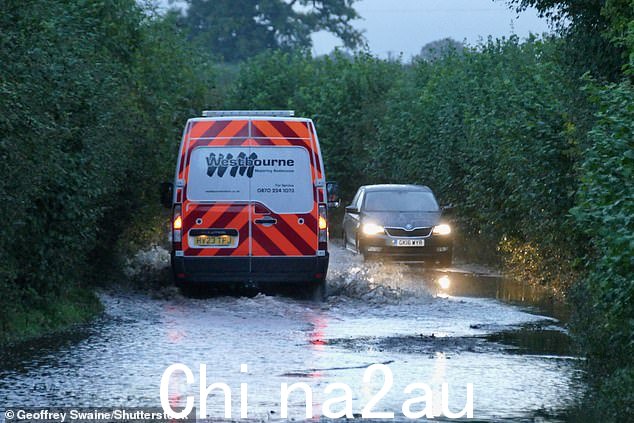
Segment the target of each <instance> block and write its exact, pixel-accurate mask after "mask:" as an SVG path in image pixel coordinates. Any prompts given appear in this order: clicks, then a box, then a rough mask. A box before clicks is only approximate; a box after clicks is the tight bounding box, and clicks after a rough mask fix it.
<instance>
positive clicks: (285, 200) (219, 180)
mask: <svg viewBox="0 0 634 423" xmlns="http://www.w3.org/2000/svg"><path fill="white" fill-rule="evenodd" d="M187 197H188V198H189V200H191V201H200V202H208V201H217V202H233V201H258V202H260V203H262V204H264V205H265V206H266V207H268V208H269V209H270V210H271V211H273V212H275V213H308V212H310V211H311V210H312V209H313V204H314V199H313V184H312V178H311V167H310V159H309V156H308V151H307V150H306V149H305V148H303V147H293V146H289V147H278V146H276V147H197V148H195V149H194V150H193V151H192V155H191V161H190V165H189V174H188V181H187Z"/></svg>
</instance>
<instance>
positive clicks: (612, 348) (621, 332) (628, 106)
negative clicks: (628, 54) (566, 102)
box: [572, 82, 634, 418]
mask: <svg viewBox="0 0 634 423" xmlns="http://www.w3.org/2000/svg"><path fill="white" fill-rule="evenodd" d="M588 89H589V90H590V92H591V94H592V96H593V98H594V99H595V101H597V102H598V103H599V106H600V107H599V111H598V113H597V118H598V119H597V122H596V125H595V127H594V128H593V129H592V131H591V132H590V138H591V141H592V143H591V147H590V148H589V149H588V151H587V154H586V155H585V158H584V161H583V164H582V166H581V171H582V173H581V186H580V188H579V192H578V198H577V206H576V207H575V208H574V209H573V210H572V214H573V216H574V217H575V219H576V221H577V224H578V227H579V229H580V230H582V231H584V232H585V233H586V234H588V236H591V237H592V250H591V251H590V252H589V253H588V255H587V256H586V257H585V265H586V270H587V276H585V278H584V280H583V281H581V283H579V284H578V285H577V286H576V287H575V297H574V299H575V303H576V306H577V310H578V316H577V319H576V321H577V331H578V333H579V339H580V340H581V341H582V343H583V345H584V347H585V350H586V351H587V352H588V355H589V358H590V360H589V361H588V363H589V365H590V366H591V369H592V374H593V376H595V379H594V382H595V384H596V385H598V387H599V391H600V392H602V393H603V396H602V399H603V401H600V404H601V405H602V411H603V412H604V413H606V415H607V414H612V413H614V411H615V410H619V411H621V412H624V413H625V414H624V415H632V414H633V413H634V394H633V391H632V386H633V385H634V364H633V363H632V357H633V356H634V307H633V304H634V278H633V275H634V183H633V181H634V87H632V85H631V84H629V83H626V82H624V83H621V84H618V85H617V84H613V85H609V86H606V87H596V86H590V87H589V88H588ZM612 417H613V418H618V416H616V415H614V416H612Z"/></svg>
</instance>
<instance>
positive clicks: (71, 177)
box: [0, 0, 213, 340]
mask: <svg viewBox="0 0 634 423" xmlns="http://www.w3.org/2000/svg"><path fill="white" fill-rule="evenodd" d="M28 3H32V4H25V2H23V1H14V0H6V1H3V2H2V14H1V15H0V28H1V30H0V92H1V93H2V95H0V133H1V134H2V138H1V140H0V157H2V160H0V175H2V178H0V196H1V197H2V199H3V201H2V204H0V215H2V216H3V219H2V221H1V222H0V233H2V237H0V255H1V257H2V260H0V307H2V309H3V310H4V311H5V312H3V313H2V315H1V317H0V328H2V335H0V340H1V339H2V338H8V337H9V336H10V335H11V334H13V333H14V332H15V331H17V330H20V329H19V328H23V327H26V326H28V324H29V322H23V323H24V324H20V325H19V328H18V326H17V323H16V322H18V321H19V320H20V317H19V316H21V315H23V316H25V318H26V319H27V320H28V316H29V315H31V314H30V313H31V310H34V309H38V310H48V309H50V308H51V307H47V305H49V304H51V303H55V301H56V299H61V298H63V297H66V296H68V295H70V294H71V293H72V292H75V291H76V290H77V289H78V287H79V288H81V287H83V286H86V281H87V280H88V279H94V278H95V277H93V275H94V274H95V272H96V266H97V265H99V264H108V263H109V261H110V260H109V258H110V257H111V256H112V247H113V245H114V243H115V241H116V239H117V237H118V234H119V233H120V232H121V230H123V229H124V228H125V227H127V226H129V225H130V224H131V221H132V219H133V216H134V213H131V212H132V211H138V210H142V209H143V208H145V207H149V206H148V204H155V203H157V202H158V199H157V198H155V195H154V193H155V192H156V191H157V189H156V186H157V185H158V181H160V180H163V179H167V178H169V175H170V174H171V168H172V166H173V164H172V160H171V157H173V155H174V154H175V153H174V152H175V150H176V148H177V144H178V138H179V133H180V131H181V130H182V122H183V121H184V120H185V119H186V118H187V117H188V116H190V115H191V114H192V107H196V109H198V108H199V107H201V106H202V104H203V103H204V101H205V97H206V93H207V90H206V87H207V86H208V85H209V84H208V81H209V80H210V78H211V77H213V71H212V69H211V68H210V66H209V65H208V64H207V63H206V62H205V59H204V56H201V55H200V54H199V53H197V52H195V51H193V50H192V49H191V48H190V47H188V45H187V44H186V43H185V41H184V39H183V38H182V37H181V36H180V35H179V34H178V33H177V32H175V30H174V29H173V26H172V25H171V24H170V22H166V21H163V20H162V19H160V18H158V17H156V16H153V15H152V14H151V11H149V10H144V9H142V8H140V7H139V6H138V5H137V3H136V2H135V1H134V0H117V1H111V0H93V1H85V2H74V1H67V0H53V1H49V2H45V3H42V2H28ZM176 123H177V125H176ZM166 156H170V160H169V161H167V160H165V158H166ZM168 169H170V170H168ZM76 297H77V298H83V297H82V296H81V295H77V296H76ZM91 302H92V300H86V302H85V304H87V307H88V304H89V303H91ZM21 313H22V314H21ZM49 317H50V316H49ZM35 320H37V321H35ZM43 320H46V319H43ZM43 320H42V319H33V321H32V323H33V325H35V326H38V325H39V326H42V325H43V324H42V321H43ZM51 320H55V319H54V318H53V317H51ZM53 323H54V322H51V324H53ZM44 326H46V324H45V325H44ZM11 336H12V335H11Z"/></svg>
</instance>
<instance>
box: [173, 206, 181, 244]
mask: <svg viewBox="0 0 634 423" xmlns="http://www.w3.org/2000/svg"><path fill="white" fill-rule="evenodd" d="M172 229H173V232H172V241H173V242H181V241H182V239H183V235H182V232H181V230H182V229H183V216H181V206H180V205H176V206H174V214H173V215H172Z"/></svg>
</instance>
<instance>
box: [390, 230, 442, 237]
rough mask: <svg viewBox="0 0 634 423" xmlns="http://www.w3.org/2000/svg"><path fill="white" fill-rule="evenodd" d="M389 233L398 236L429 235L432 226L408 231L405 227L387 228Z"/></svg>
mask: <svg viewBox="0 0 634 423" xmlns="http://www.w3.org/2000/svg"><path fill="white" fill-rule="evenodd" d="M385 230H386V231H387V234H388V235H389V236H396V237H421V236H429V234H430V233H431V230H432V228H415V229H412V230H411V231H408V230H406V229H403V228H385Z"/></svg>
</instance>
